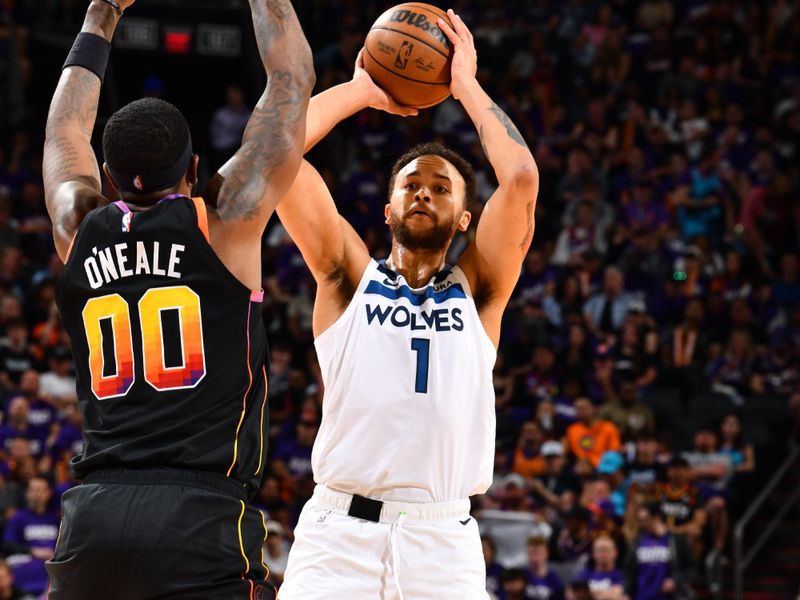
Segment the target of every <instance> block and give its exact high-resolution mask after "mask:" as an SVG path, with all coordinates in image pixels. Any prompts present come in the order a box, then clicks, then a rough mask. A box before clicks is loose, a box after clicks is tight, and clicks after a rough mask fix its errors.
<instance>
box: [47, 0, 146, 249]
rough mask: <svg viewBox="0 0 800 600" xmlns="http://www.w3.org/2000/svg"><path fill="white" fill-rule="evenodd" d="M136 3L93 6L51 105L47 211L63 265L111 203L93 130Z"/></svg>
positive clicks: (124, 1)
mask: <svg viewBox="0 0 800 600" xmlns="http://www.w3.org/2000/svg"><path fill="white" fill-rule="evenodd" d="M133 3H134V0H120V2H119V4H118V5H119V7H120V10H117V9H116V8H115V7H114V6H112V4H110V3H108V2H104V1H101V0H93V1H92V3H91V4H90V5H89V8H88V9H87V11H86V18H85V20H84V22H83V27H82V28H81V33H80V34H79V35H78V39H77V40H76V43H75V45H74V46H73V48H72V51H71V52H70V54H69V57H68V58H67V62H66V63H65V67H64V71H63V72H62V73H61V79H59V81H58V87H57V88H56V92H55V94H54V95H53V100H52V102H51V104H50V112H49V114H48V116H47V127H46V130H45V144H44V163H43V165H42V167H43V173H44V190H45V199H46V202H47V212H48V213H49V214H50V219H51V220H52V222H53V239H54V241H55V245H56V250H57V251H58V255H59V256H60V257H61V259H62V260H66V258H67V251H68V249H69V245H70V242H71V241H72V237H73V236H74V235H75V232H76V231H77V229H78V225H80V223H81V220H82V219H83V217H84V216H85V215H86V213H88V212H89V211H90V210H92V209H93V208H95V207H96V206H100V205H101V204H104V203H105V202H106V199H105V198H104V197H103V195H102V193H101V188H102V185H101V181H100V169H99V167H98V165H97V160H96V159H95V156H94V150H92V145H91V140H92V130H93V129H94V123H95V119H96V118H97V105H98V101H99V99H100V86H101V84H102V79H103V76H104V75H105V68H106V64H107V62H108V55H109V53H110V51H111V39H112V37H113V36H114V30H115V29H116V28H117V23H118V22H119V19H120V17H121V15H122V13H121V10H125V9H126V8H128V7H129V6H130V5H132V4H133Z"/></svg>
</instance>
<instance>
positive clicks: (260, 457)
mask: <svg viewBox="0 0 800 600" xmlns="http://www.w3.org/2000/svg"><path fill="white" fill-rule="evenodd" d="M261 372H262V373H263V375H264V399H263V400H262V401H261V419H260V420H259V427H258V467H256V472H255V473H253V476H256V475H258V474H259V473H260V472H261V467H262V465H263V464H264V408H265V407H266V406H267V391H268V389H269V382H268V381H267V368H266V367H261Z"/></svg>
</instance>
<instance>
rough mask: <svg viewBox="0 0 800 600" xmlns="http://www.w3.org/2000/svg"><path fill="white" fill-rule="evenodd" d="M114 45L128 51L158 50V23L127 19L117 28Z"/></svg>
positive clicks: (151, 20) (148, 20)
mask: <svg viewBox="0 0 800 600" xmlns="http://www.w3.org/2000/svg"><path fill="white" fill-rule="evenodd" d="M114 45H115V46H117V47H118V48H125V49H126V50H158V21H155V20H154V19H134V18H127V17H126V18H125V19H123V20H122V21H120V24H119V27H117V33H116V35H115V36H114Z"/></svg>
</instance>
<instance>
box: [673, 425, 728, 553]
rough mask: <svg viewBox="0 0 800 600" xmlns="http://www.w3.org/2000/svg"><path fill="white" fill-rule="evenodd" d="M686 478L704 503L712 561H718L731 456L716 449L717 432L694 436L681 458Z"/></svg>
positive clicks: (708, 428) (724, 529)
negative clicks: (691, 445)
mask: <svg viewBox="0 0 800 600" xmlns="http://www.w3.org/2000/svg"><path fill="white" fill-rule="evenodd" d="M683 456H684V458H685V459H686V461H687V462H688V463H689V468H690V477H691V479H692V481H694V482H695V484H696V485H697V487H698V489H699V490H700V494H701V496H702V497H703V498H704V499H705V507H704V508H705V511H706V515H707V516H708V522H709V524H710V525H711V531H712V532H713V538H714V539H713V548H712V558H713V559H716V558H717V557H721V556H722V553H723V551H724V549H725V542H726V540H727V536H728V501H727V499H728V498H729V496H730V491H729V489H728V483H729V482H730V480H731V478H732V477H733V473H734V466H733V460H732V459H731V455H730V454H729V453H727V452H723V451H722V450H720V448H719V443H718V438H717V431H716V429H715V428H713V427H711V426H702V427H700V428H699V429H697V431H695V434H694V448H693V449H692V450H691V451H690V452H685V453H684V454H683Z"/></svg>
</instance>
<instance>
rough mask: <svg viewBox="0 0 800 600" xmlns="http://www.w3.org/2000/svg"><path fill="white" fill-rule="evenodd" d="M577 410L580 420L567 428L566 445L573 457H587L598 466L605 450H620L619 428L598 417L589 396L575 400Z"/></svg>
mask: <svg viewBox="0 0 800 600" xmlns="http://www.w3.org/2000/svg"><path fill="white" fill-rule="evenodd" d="M575 412H576V416H577V418H578V422H577V423H573V424H572V425H570V426H569V427H568V428H567V435H566V441H565V443H566V446H567V448H568V449H569V452H570V454H571V455H572V456H573V457H575V458H577V459H580V458H586V459H588V460H589V462H591V464H592V465H593V466H595V467H596V466H597V465H598V464H599V463H600V457H601V456H603V453H604V452H607V451H608V450H619V448H620V437H619V430H618V429H617V426H616V425H614V424H613V423H611V422H610V421H604V420H602V419H599V418H597V417H596V415H595V408H594V405H593V404H592V402H591V400H589V399H588V398H578V399H577V400H576V401H575Z"/></svg>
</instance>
